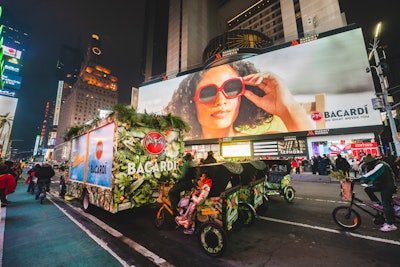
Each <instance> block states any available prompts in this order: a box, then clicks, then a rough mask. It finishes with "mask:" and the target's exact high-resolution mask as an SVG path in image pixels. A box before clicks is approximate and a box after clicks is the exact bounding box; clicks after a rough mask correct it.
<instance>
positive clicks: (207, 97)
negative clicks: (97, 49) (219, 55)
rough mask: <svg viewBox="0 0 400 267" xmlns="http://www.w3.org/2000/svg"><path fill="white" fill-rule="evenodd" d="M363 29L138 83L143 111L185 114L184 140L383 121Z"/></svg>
mask: <svg viewBox="0 0 400 267" xmlns="http://www.w3.org/2000/svg"><path fill="white" fill-rule="evenodd" d="M367 67H369V62H368V56H367V51H366V48H365V44H364V39H363V35H362V31H361V29H360V28H358V29H352V30H348V31H344V32H341V33H338V34H334V35H330V36H327V37H324V38H320V39H316V40H314V41H311V42H307V43H301V44H297V45H293V46H290V47H285V48H281V49H276V50H273V51H270V52H268V53H264V54H260V55H256V56H253V57H250V58H247V59H243V60H239V61H235V62H233V63H229V64H224V65H219V66H216V67H212V68H209V69H205V70H202V71H199V72H195V73H189V74H186V75H182V76H178V77H176V78H174V79H169V80H165V81H161V82H158V83H153V84H148V85H144V86H142V87H141V88H140V89H139V98H138V112H148V113H159V114H168V113H172V114H174V115H177V116H180V117H182V118H183V119H184V120H185V121H186V122H187V123H189V125H190V126H191V131H190V132H189V133H188V134H187V135H185V140H200V139H209V138H223V137H234V136H246V135H247V136H250V135H252V136H255V135H261V134H270V133H288V132H292V133H293V132H303V131H310V130H323V129H339V128H351V127H363V126H375V125H381V124H382V122H381V118H380V113H379V111H377V110H374V109H373V107H372V103H371V99H372V98H374V97H376V96H375V88H374V83H373V79H372V74H371V73H367V72H366V68H367Z"/></svg>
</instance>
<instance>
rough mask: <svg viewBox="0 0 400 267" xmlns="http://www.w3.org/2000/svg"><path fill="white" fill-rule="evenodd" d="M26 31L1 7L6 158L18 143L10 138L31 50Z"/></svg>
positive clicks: (0, 95)
mask: <svg viewBox="0 0 400 267" xmlns="http://www.w3.org/2000/svg"><path fill="white" fill-rule="evenodd" d="M26 28H27V27H26V26H25V25H20V24H19V23H18V22H17V21H16V20H15V19H14V17H13V16H12V14H11V13H9V12H8V10H6V9H4V10H2V8H1V6H0V32H1V34H0V36H1V38H0V46H1V49H0V119H1V121H2V123H1V124H0V156H3V157H8V156H10V151H11V145H12V141H17V140H11V139H10V138H11V133H12V129H13V122H14V117H15V114H16V113H17V103H18V98H17V96H18V92H19V91H20V90H21V85H22V79H23V78H22V75H21V69H22V68H23V58H24V56H25V53H26V50H27V48H28V47H29V34H28V31H27V30H26ZM18 141H23V140H18Z"/></svg>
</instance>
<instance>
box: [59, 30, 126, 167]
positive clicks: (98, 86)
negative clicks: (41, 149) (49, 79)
mask: <svg viewBox="0 0 400 267" xmlns="http://www.w3.org/2000/svg"><path fill="white" fill-rule="evenodd" d="M102 54H103V51H102V47H101V43H100V38H99V36H97V35H95V34H93V35H92V37H91V42H90V44H89V45H88V48H87V51H86V53H85V56H84V58H83V63H82V65H81V68H80V72H79V75H78V77H77V79H76V82H75V83H74V84H73V85H72V87H71V90H70V92H68V94H67V95H66V96H65V100H64V98H61V97H59V96H58V97H57V99H58V100H57V101H61V102H62V104H61V105H60V112H59V118H58V126H57V137H56V141H55V146H56V147H58V146H59V145H60V144H62V143H63V142H64V136H65V133H66V132H67V130H68V128H70V127H72V126H78V125H84V124H85V123H87V122H89V121H90V120H93V119H95V118H97V117H98V116H99V115H100V112H101V111H102V110H107V109H108V110H109V109H110V108H111V107H112V106H114V105H116V104H117V103H118V79H117V77H115V76H113V75H112V74H111V71H110V70H109V69H108V68H106V67H104V66H103V65H102V64H103V63H102ZM59 87H60V88H65V85H60V84H59ZM61 95H62V93H61ZM61 99H63V100H61ZM62 150H63V149H62V148H60V151H62ZM58 156H59V154H57V152H56V151H55V152H54V157H55V159H56V160H59V157H58Z"/></svg>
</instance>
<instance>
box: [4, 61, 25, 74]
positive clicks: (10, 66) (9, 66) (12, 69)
mask: <svg viewBox="0 0 400 267" xmlns="http://www.w3.org/2000/svg"><path fill="white" fill-rule="evenodd" d="M4 70H5V71H7V72H9V73H14V74H18V73H19V71H20V70H21V65H19V64H14V63H12V62H9V61H4Z"/></svg>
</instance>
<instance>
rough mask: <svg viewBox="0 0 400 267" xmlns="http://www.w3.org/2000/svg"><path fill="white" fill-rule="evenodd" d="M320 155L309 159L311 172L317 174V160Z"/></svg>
mask: <svg viewBox="0 0 400 267" xmlns="http://www.w3.org/2000/svg"><path fill="white" fill-rule="evenodd" d="M319 158H320V156H319V155H318V156H313V157H312V159H311V170H312V173H313V174H317V172H318V160H319Z"/></svg>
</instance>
